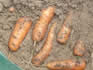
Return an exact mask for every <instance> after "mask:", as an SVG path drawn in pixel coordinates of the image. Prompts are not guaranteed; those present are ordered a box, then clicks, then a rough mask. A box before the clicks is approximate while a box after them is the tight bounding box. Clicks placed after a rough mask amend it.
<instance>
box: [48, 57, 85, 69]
mask: <svg viewBox="0 0 93 70" xmlns="http://www.w3.org/2000/svg"><path fill="white" fill-rule="evenodd" d="M47 67H48V68H49V69H51V70H84V69H85V67H86V62H85V61H84V60H71V59H69V60H63V61H53V62H49V63H48V64H47Z"/></svg>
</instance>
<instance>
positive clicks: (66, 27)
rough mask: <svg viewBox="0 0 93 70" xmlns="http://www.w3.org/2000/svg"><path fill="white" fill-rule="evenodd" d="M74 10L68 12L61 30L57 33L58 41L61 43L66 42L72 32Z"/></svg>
mask: <svg viewBox="0 0 93 70" xmlns="http://www.w3.org/2000/svg"><path fill="white" fill-rule="evenodd" d="M71 19H72V11H70V12H69V13H68V16H67V18H66V19H65V21H64V23H63V25H62V27H61V29H60V31H59V32H58V34H57V41H58V42H59V43H62V44H65V43H66V42H67V40H68V39H69V36H70V33H71V23H72V20H71Z"/></svg>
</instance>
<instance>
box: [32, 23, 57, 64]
mask: <svg viewBox="0 0 93 70" xmlns="http://www.w3.org/2000/svg"><path fill="white" fill-rule="evenodd" d="M55 29H56V23H54V24H53V25H52V26H51V28H50V31H49V32H48V37H47V39H46V41H45V43H44V45H43V48H42V49H41V50H40V52H39V53H38V54H37V55H35V56H34V57H33V58H32V63H33V64H34V65H35V66H40V64H42V62H44V60H45V59H46V58H47V57H48V56H49V54H50V52H51V50H52V47H53V40H54V36H55Z"/></svg>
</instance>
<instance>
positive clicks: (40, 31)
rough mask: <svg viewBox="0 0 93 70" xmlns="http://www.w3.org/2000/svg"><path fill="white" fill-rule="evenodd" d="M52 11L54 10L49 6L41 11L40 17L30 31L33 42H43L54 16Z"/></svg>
mask: <svg viewBox="0 0 93 70" xmlns="http://www.w3.org/2000/svg"><path fill="white" fill-rule="evenodd" d="M54 11H55V8H54V7H51V6H50V7H48V8H46V9H43V10H42V13H41V14H42V15H41V16H40V19H39V20H38V21H37V23H36V24H35V26H34V28H33V31H32V39H33V41H36V42H39V41H40V40H43V38H44V36H45V33H46V31H47V30H48V25H49V23H50V21H51V20H52V18H53V16H54Z"/></svg>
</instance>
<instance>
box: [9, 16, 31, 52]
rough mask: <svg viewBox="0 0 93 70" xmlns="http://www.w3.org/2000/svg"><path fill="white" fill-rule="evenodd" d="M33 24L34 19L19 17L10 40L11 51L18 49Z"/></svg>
mask: <svg viewBox="0 0 93 70" xmlns="http://www.w3.org/2000/svg"><path fill="white" fill-rule="evenodd" d="M31 25H32V21H31V19H30V18H29V17H21V18H19V19H18V21H17V22H16V24H15V27H14V30H13V32H12V33H11V36H10V39H9V42H8V46H9V49H10V50H11V51H17V50H18V49H19V46H20V44H21V43H22V41H23V40H24V38H25V37H26V35H27V33H28V31H29V30H30V27H31Z"/></svg>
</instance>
